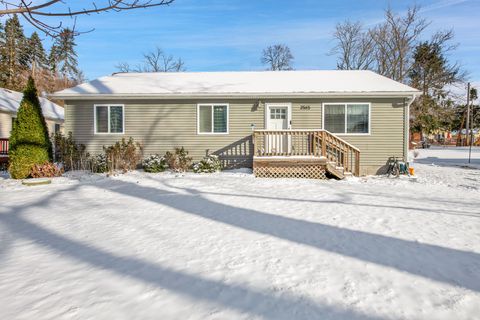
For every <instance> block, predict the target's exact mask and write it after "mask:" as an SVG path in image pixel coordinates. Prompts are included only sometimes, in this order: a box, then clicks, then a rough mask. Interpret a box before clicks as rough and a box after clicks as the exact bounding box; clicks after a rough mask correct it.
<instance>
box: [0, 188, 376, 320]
mask: <svg viewBox="0 0 480 320" xmlns="http://www.w3.org/2000/svg"><path fill="white" fill-rule="evenodd" d="M117 187H118V185H117ZM125 187H127V186H125ZM128 187H135V186H128ZM69 190H70V191H73V190H74V188H71V189H69ZM69 190H66V191H69ZM115 190H117V191H124V190H122V189H120V190H119V189H118V188H116V189H115ZM150 191H151V190H150ZM54 198H55V197H54V196H50V197H48V198H47V199H43V200H41V201H38V202H37V203H33V204H30V205H28V206H27V207H23V208H22V207H20V206H19V207H11V208H9V210H8V211H7V212H5V213H2V214H0V222H2V223H3V224H4V226H5V227H7V228H8V229H9V230H10V232H12V233H13V234H16V235H18V236H20V237H22V238H24V239H29V240H32V241H34V242H35V243H36V244H38V245H41V246H43V247H45V248H47V249H50V250H54V251H56V252H59V253H61V254H62V255H66V256H69V257H71V258H74V259H76V260H77V261H79V262H81V263H87V264H89V265H92V266H94V267H96V268H99V269H105V270H109V271H112V272H114V273H116V274H119V275H122V276H126V277H129V278H132V279H136V280H139V281H142V282H145V283H147V284H149V285H155V286H157V287H159V288H163V289H167V290H170V291H172V292H175V293H178V294H180V295H183V296H188V297H190V298H193V299H195V300H199V301H205V302H207V303H212V304H214V305H219V306H223V307H225V308H229V309H234V310H236V311H239V312H242V313H246V314H251V315H256V316H260V317H262V318H265V319H294V318H295V319H313V318H318V317H319V316H321V317H322V318H323V317H327V318H333V319H359V320H361V319H364V320H367V319H370V320H380V319H381V318H379V317H375V316H370V315H365V314H362V313H359V312H356V311H353V310H345V309H341V308H337V307H335V306H328V305H322V304H321V303H318V302H317V301H313V300H311V299H309V298H307V297H301V296H293V295H290V294H285V293H284V294H281V295H280V294H278V293H274V292H264V291H261V290H258V289H254V288H248V287H245V286H242V285H240V284H227V283H224V282H221V281H216V280H211V279H205V278H202V277H200V276H198V275H194V274H189V273H185V272H183V271H178V270H173V269H170V268H166V267H162V266H161V265H159V264H155V263H152V262H150V261H145V260H142V259H137V258H133V257H126V256H118V255H115V254H112V253H111V252H108V251H106V250H103V249H100V248H97V247H94V246H91V245H88V244H86V243H82V242H79V241H76V240H73V239H69V238H67V237H64V236H62V235H59V234H56V233H54V232H52V231H51V230H48V229H46V228H44V227H42V226H39V225H37V224H35V223H33V222H30V221H28V220H27V219H25V218H24V217H23V215H24V213H23V211H25V209H27V208H33V207H52V209H53V208H54V205H50V204H49V203H50V202H51V201H52V199H54ZM59 205H60V206H61V204H59ZM187 313H188V311H186V314H187Z"/></svg>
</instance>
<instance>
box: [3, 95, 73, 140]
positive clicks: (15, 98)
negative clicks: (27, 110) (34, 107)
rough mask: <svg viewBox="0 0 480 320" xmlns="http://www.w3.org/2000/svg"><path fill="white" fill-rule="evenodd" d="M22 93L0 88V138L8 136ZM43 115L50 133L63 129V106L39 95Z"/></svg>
mask: <svg viewBox="0 0 480 320" xmlns="http://www.w3.org/2000/svg"><path fill="white" fill-rule="evenodd" d="M22 98H23V93H21V92H17V91H12V90H8V89H3V88H0V138H7V139H8V138H9V137H10V131H12V122H13V119H15V117H16V115H17V111H18V108H19V107H20V102H21V101H22ZM39 100H40V104H41V106H42V111H43V116H44V117H45V121H46V123H47V127H48V131H49V133H50V134H52V133H55V132H59V131H62V130H63V122H64V116H63V111H64V110H63V107H61V106H59V105H58V104H55V103H53V102H51V101H50V100H48V99H45V98H41V97H39Z"/></svg>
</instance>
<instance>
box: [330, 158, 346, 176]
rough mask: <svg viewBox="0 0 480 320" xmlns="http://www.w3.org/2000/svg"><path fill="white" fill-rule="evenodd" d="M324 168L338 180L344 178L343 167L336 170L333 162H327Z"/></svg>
mask: <svg viewBox="0 0 480 320" xmlns="http://www.w3.org/2000/svg"><path fill="white" fill-rule="evenodd" d="M326 169H327V171H328V173H330V174H331V175H333V176H334V177H335V178H337V179H339V180H342V179H344V178H345V173H344V170H343V167H342V170H338V169H337V166H336V164H335V163H333V164H332V163H331V162H328V163H327V165H326Z"/></svg>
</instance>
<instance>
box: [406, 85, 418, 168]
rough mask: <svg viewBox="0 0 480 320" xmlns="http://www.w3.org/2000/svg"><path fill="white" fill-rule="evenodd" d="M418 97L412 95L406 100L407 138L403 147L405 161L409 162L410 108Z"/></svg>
mask: <svg viewBox="0 0 480 320" xmlns="http://www.w3.org/2000/svg"><path fill="white" fill-rule="evenodd" d="M416 97H417V95H415V94H414V95H412V97H411V98H408V99H406V100H405V103H406V106H405V119H404V121H405V138H404V140H405V141H404V142H405V143H404V145H403V158H404V161H405V162H407V161H408V149H409V146H410V106H411V105H412V103H413V102H414V101H415V98H416Z"/></svg>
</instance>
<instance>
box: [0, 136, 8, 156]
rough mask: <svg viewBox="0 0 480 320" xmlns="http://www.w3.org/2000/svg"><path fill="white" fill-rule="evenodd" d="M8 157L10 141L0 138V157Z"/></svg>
mask: <svg viewBox="0 0 480 320" xmlns="http://www.w3.org/2000/svg"><path fill="white" fill-rule="evenodd" d="M6 155H8V139H6V138H0V156H6Z"/></svg>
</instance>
